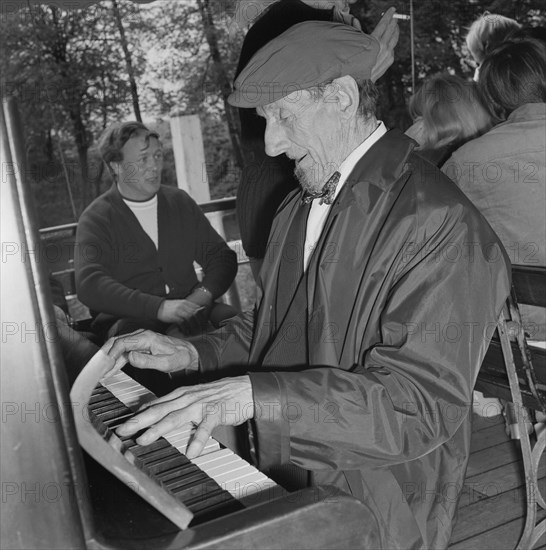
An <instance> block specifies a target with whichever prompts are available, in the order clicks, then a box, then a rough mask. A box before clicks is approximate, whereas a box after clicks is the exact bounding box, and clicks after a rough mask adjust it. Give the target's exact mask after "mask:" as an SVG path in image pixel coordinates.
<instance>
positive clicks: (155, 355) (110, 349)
mask: <svg viewBox="0 0 546 550" xmlns="http://www.w3.org/2000/svg"><path fill="white" fill-rule="evenodd" d="M102 349H103V351H104V352H105V353H106V354H107V355H108V356H110V357H112V359H114V360H115V366H114V368H113V369H112V371H110V372H109V373H107V374H106V376H105V377H107V376H110V375H112V374H115V372H117V371H118V370H119V369H121V368H122V367H123V366H124V365H125V364H126V363H127V362H129V363H131V365H133V366H134V367H137V368H139V369H154V370H159V371H162V372H167V373H169V372H175V371H180V370H184V369H186V370H190V371H197V370H198V368H199V354H198V353H197V350H196V349H195V347H194V346H193V345H192V344H190V343H189V342H187V341H186V340H180V339H178V338H171V337H170V336H165V335H163V334H158V333H156V332H152V331H150V330H137V331H135V332H133V333H131V334H125V335H123V336H116V337H114V338H110V340H108V342H106V344H104V346H103V348H102Z"/></svg>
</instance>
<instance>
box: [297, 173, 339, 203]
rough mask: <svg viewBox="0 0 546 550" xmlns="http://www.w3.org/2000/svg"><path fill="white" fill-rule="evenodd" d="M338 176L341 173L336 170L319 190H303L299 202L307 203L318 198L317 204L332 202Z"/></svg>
mask: <svg viewBox="0 0 546 550" xmlns="http://www.w3.org/2000/svg"><path fill="white" fill-rule="evenodd" d="M340 177H341V174H340V173H339V172H337V171H336V172H334V173H333V174H332V175H331V176H330V178H329V179H328V181H327V182H326V183H325V184H324V187H323V188H322V189H321V190H320V191H316V192H315V193H312V192H311V191H305V193H304V194H303V197H302V198H301V203H302V204H309V203H310V202H311V201H313V200H315V199H320V202H319V204H332V202H334V193H335V191H336V187H337V184H338V182H339V178H340Z"/></svg>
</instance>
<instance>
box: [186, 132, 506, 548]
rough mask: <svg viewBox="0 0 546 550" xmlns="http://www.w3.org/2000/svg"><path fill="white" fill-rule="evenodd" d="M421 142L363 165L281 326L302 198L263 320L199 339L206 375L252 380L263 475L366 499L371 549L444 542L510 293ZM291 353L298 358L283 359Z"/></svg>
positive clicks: (474, 219) (468, 210)
mask: <svg viewBox="0 0 546 550" xmlns="http://www.w3.org/2000/svg"><path fill="white" fill-rule="evenodd" d="M413 147H414V142H413V141H412V140H410V139H409V138H407V137H406V136H404V135H403V134H402V133H400V132H399V131H397V130H392V131H390V132H388V133H387V134H386V135H385V136H383V137H382V138H381V139H380V140H379V141H378V142H377V143H376V144H374V145H373V146H372V148H371V149H370V150H369V151H368V152H367V153H365V155H364V156H363V157H362V158H361V160H360V161H359V162H358V163H357V165H356V167H355V168H354V170H353V172H352V173H351V175H350V177H349V178H348V180H347V181H346V183H345V185H344V187H343V189H342V190H341V192H340V193H339V195H338V197H337V199H336V201H335V202H334V204H333V205H332V207H331V210H330V213H329V215H328V219H327V221H326V224H325V227H324V229H323V231H322V234H321V237H320V240H319V242H318V243H317V246H316V248H315V250H314V252H313V255H312V256H311V259H310V262H309V265H308V269H307V271H306V273H305V275H304V276H303V277H302V279H301V281H300V284H299V285H298V286H297V290H296V291H295V296H294V300H293V301H292V302H291V303H290V306H289V307H288V311H287V312H286V315H285V316H284V317H281V318H279V317H278V315H276V314H275V309H276V307H277V306H276V304H277V299H278V298H279V296H281V295H282V293H283V292H286V288H278V280H279V277H278V275H279V269H280V267H281V265H282V262H283V261H287V255H286V254H284V255H283V251H284V252H286V247H287V242H286V239H287V237H286V235H287V228H288V227H289V225H290V223H291V221H292V219H293V217H294V216H295V214H296V212H297V210H298V209H300V208H301V200H300V199H301V194H300V192H295V193H293V194H292V195H291V196H289V197H288V198H287V200H286V201H285V202H284V203H283V205H281V207H280V209H279V211H278V213H277V216H276V219H275V223H274V225H273V229H272V233H271V236H270V241H269V245H268V253H267V254H266V258H265V262H264V265H263V268H262V271H261V281H260V282H259V283H260V284H259V297H258V299H257V304H256V308H255V312H253V313H250V312H249V313H247V314H245V315H244V316H242V317H240V318H238V319H236V320H235V321H234V322H232V323H231V324H230V325H228V326H227V327H226V328H225V329H224V330H223V331H222V332H220V333H217V334H215V335H213V336H205V337H202V338H201V339H199V340H198V341H196V342H194V343H195V344H196V347H197V348H198V351H199V353H200V358H201V367H202V369H203V370H204V371H213V370H216V369H220V370H221V371H223V372H218V373H217V374H225V373H227V372H231V371H230V370H229V368H230V367H234V366H239V365H242V366H243V367H244V368H245V369H246V371H248V372H249V373H250V377H251V380H252V386H253V392H254V400H255V403H256V406H255V410H256V416H255V418H254V420H253V434H254V440H255V444H256V453H257V458H258V462H259V466H260V468H261V469H263V470H266V471H267V469H268V468H270V467H272V466H275V465H278V464H287V463H290V464H293V465H297V466H299V467H301V468H304V469H305V470H308V471H310V475H309V476H308V477H309V479H310V480H311V481H312V482H313V483H316V484H334V485H337V486H338V487H340V488H342V489H343V490H345V491H348V492H350V493H352V494H354V495H355V496H357V497H358V498H360V499H362V500H363V501H364V502H365V503H366V504H367V506H368V510H370V516H368V517H366V518H363V521H367V522H369V524H370V538H369V540H368V541H363V542H364V544H365V545H367V546H366V547H370V548H371V547H373V548H378V547H381V548H389V549H390V548H434V549H438V548H445V547H446V546H447V544H448V542H449V537H450V534H451V530H452V525H453V520H454V514H455V510H456V506H457V501H458V498H459V494H460V492H461V490H462V487H463V482H464V473H465V469H466V465H467V460H468V455H469V445H470V431H471V427H470V415H469V411H471V403H472V389H473V386H474V382H475V380H476V377H477V374H478V370H479V366H480V364H481V361H482V358H483V356H484V354H485V352H486V350H487V346H488V342H489V338H490V336H491V334H492V331H493V329H494V326H495V321H496V319H497V317H498V314H499V312H500V309H501V307H502V304H503V302H504V300H505V299H506V296H507V295H508V292H509V284H510V282H509V279H510V276H509V264H508V261H507V259H506V255H505V252H504V249H503V248H502V245H500V243H499V241H498V238H497V236H496V235H495V234H494V233H493V231H492V230H491V228H490V226H489V225H488V224H487V222H486V221H485V220H484V218H483V217H482V216H481V215H480V214H479V213H478V211H477V210H476V209H475V208H474V207H473V206H472V205H471V203H470V202H469V201H468V200H467V199H466V198H465V197H464V195H463V194H462V193H461V192H460V191H459V190H458V188H457V187H456V186H455V185H454V184H453V183H452V182H451V181H450V180H449V179H447V178H446V177H445V176H444V175H443V174H441V172H440V171H439V170H438V169H437V168H436V167H435V166H433V165H432V164H430V163H428V162H427V161H425V160H424V159H422V158H421V157H420V156H418V155H416V154H415V153H413V152H412V150H413ZM301 248H302V249H303V243H302V247H301ZM303 302H304V303H305V305H306V310H305V315H304V316H303V318H302V316H301V311H300V310H299V307H300V306H301V304H302V303H303ZM298 304H299V306H298ZM302 319H303V320H302ZM286 347H291V349H293V350H295V352H294V353H293V357H294V361H292V362H291V361H290V360H288V361H286V356H282V354H281V355H279V353H278V352H277V350H279V349H285V348H286ZM298 348H301V349H302V350H304V351H303V356H304V357H305V360H302V358H301V357H302V354H301V353H298V352H297V350H298ZM289 357H290V355H289Z"/></svg>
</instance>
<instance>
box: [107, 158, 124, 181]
mask: <svg viewBox="0 0 546 550" xmlns="http://www.w3.org/2000/svg"><path fill="white" fill-rule="evenodd" d="M108 168H109V169H110V173H111V174H112V177H113V178H114V180H115V181H116V182H117V181H119V176H120V174H121V162H115V161H110V162H109V163H108Z"/></svg>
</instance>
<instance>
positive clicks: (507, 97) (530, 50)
mask: <svg viewBox="0 0 546 550" xmlns="http://www.w3.org/2000/svg"><path fill="white" fill-rule="evenodd" d="M478 85H479V87H480V90H481V91H482V95H483V97H484V100H485V101H487V103H488V105H490V106H491V108H492V109H493V111H494V112H495V113H496V114H497V115H498V116H499V117H501V118H505V117H507V116H508V115H509V114H510V113H511V112H512V111H514V110H515V109H517V108H518V107H520V106H521V105H524V104H525V103H546V42H544V41H543V40H539V39H536V38H525V37H524V38H521V37H519V36H517V37H515V39H514V40H512V39H509V40H508V41H506V42H505V43H503V44H501V45H500V46H498V47H497V48H495V49H494V50H493V51H492V52H491V53H490V54H488V55H487V56H486V58H485V59H484V62H483V64H482V68H481V72H480V81H479V84H478Z"/></svg>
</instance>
